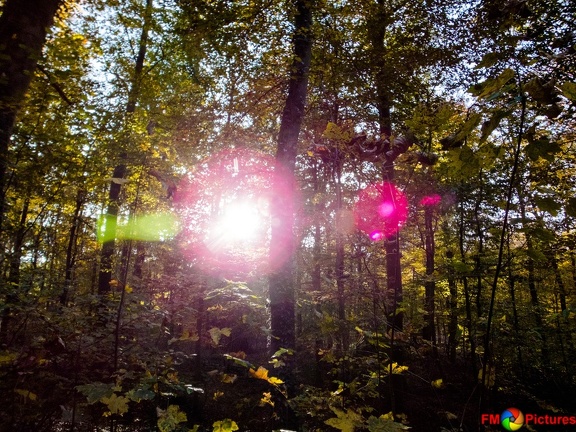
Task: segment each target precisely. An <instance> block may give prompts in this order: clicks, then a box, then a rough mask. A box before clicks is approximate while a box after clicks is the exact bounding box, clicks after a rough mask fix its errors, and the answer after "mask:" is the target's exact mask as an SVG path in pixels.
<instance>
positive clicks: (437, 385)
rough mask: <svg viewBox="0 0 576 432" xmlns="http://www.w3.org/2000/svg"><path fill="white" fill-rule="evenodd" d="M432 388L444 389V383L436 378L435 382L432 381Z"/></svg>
mask: <svg viewBox="0 0 576 432" xmlns="http://www.w3.org/2000/svg"><path fill="white" fill-rule="evenodd" d="M432 387H434V388H437V389H441V388H444V381H443V380H442V378H438V379H437V380H434V381H432Z"/></svg>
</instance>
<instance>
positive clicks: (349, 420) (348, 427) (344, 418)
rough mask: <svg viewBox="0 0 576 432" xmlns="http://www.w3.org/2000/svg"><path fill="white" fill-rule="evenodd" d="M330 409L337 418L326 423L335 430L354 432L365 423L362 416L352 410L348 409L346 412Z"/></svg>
mask: <svg viewBox="0 0 576 432" xmlns="http://www.w3.org/2000/svg"><path fill="white" fill-rule="evenodd" d="M330 409H331V410H332V411H333V412H334V414H336V416H337V417H333V418H331V419H328V420H326V421H325V422H324V423H326V424H327V425H328V426H332V427H333V428H334V429H338V430H341V431H342V432H354V431H355V430H356V428H357V427H360V426H362V424H363V423H364V419H363V418H362V416H361V415H360V414H358V413H356V412H355V411H353V410H351V409H350V408H348V410H347V411H346V412H344V411H341V410H339V409H338V408H334V407H330Z"/></svg>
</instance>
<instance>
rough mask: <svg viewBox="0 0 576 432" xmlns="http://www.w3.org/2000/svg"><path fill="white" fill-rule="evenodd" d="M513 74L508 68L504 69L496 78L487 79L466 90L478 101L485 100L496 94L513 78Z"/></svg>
mask: <svg viewBox="0 0 576 432" xmlns="http://www.w3.org/2000/svg"><path fill="white" fill-rule="evenodd" d="M514 75H515V72H514V71H513V70H512V69H510V68H508V69H504V70H503V71H502V73H501V74H500V75H498V76H497V77H496V78H488V79H487V80H485V81H483V82H481V83H478V84H476V85H474V86H472V87H470V88H469V89H468V92H470V93H472V94H473V95H474V96H476V97H477V98H478V99H487V98H489V97H490V96H492V95H493V94H494V93H496V92H498V91H499V90H500V89H501V88H502V87H504V85H505V84H506V83H507V82H508V81H510V80H511V79H512V78H514Z"/></svg>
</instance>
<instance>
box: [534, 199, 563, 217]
mask: <svg viewBox="0 0 576 432" xmlns="http://www.w3.org/2000/svg"><path fill="white" fill-rule="evenodd" d="M534 203H535V204H536V205H537V206H538V208H539V209H540V210H542V211H545V212H548V213H550V214H551V215H552V216H556V215H557V214H558V210H560V209H561V208H562V205H561V204H560V203H559V202H558V201H557V200H556V198H553V197H540V196H537V197H534Z"/></svg>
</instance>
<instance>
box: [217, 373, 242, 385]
mask: <svg viewBox="0 0 576 432" xmlns="http://www.w3.org/2000/svg"><path fill="white" fill-rule="evenodd" d="M236 379H238V375H234V374H226V373H225V374H222V377H221V378H220V381H222V382H223V383H224V384H234V381H236Z"/></svg>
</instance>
